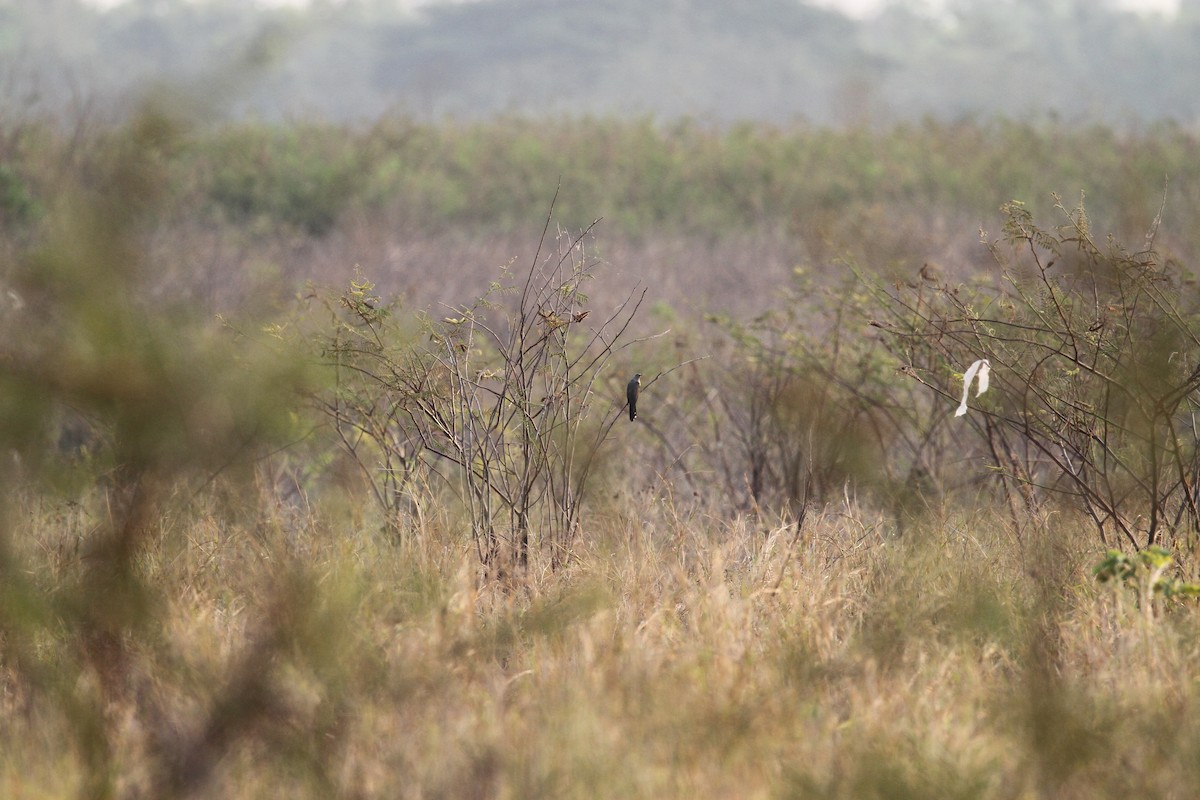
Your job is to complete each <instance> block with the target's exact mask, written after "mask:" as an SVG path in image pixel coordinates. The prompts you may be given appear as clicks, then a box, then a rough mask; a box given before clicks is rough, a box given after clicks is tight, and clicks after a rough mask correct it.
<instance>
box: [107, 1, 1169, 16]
mask: <svg viewBox="0 0 1200 800" xmlns="http://www.w3.org/2000/svg"><path fill="white" fill-rule="evenodd" d="M90 1H91V2H92V3H94V4H96V5H100V6H112V5H116V4H117V3H121V2H123V1H124V0H90ZM199 1H200V0H197V2H199ZM453 1H455V2H462V0H453ZM250 2H257V3H258V4H260V5H272V6H279V5H299V4H303V3H304V2H306V0H250ZM435 2H446V0H402V4H403V5H409V6H423V5H429V4H430V3H435ZM811 2H814V3H817V4H819V5H824V6H829V7H831V8H840V9H841V10H843V11H845V12H846V13H848V14H854V15H862V14H868V13H870V12H871V11H873V10H875V9H878V8H880V7H881V6H883V5H885V4H886V3H887V0H811ZM922 2H924V3H926V4H928V5H931V6H937V5H940V4H941V3H942V2H944V0H922ZM1115 2H1116V4H1117V5H1119V6H1122V7H1125V8H1129V9H1136V10H1139V11H1174V10H1176V9H1177V8H1178V7H1179V0H1115Z"/></svg>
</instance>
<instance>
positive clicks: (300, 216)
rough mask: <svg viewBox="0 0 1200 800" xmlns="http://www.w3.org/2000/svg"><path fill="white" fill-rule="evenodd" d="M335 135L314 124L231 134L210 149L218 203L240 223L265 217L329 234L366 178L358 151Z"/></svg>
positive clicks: (211, 194) (208, 156) (211, 193)
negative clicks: (340, 141) (345, 144)
mask: <svg viewBox="0 0 1200 800" xmlns="http://www.w3.org/2000/svg"><path fill="white" fill-rule="evenodd" d="M331 137H336V132H334V131H331V130H322V129H319V128H311V127H308V126H301V127H297V128H294V129H290V130H279V131H272V130H269V129H260V130H254V129H249V130H244V131H230V132H228V133H226V134H225V135H224V136H223V141H221V142H219V143H218V144H217V145H216V146H215V147H214V148H213V149H212V150H211V151H210V152H208V153H206V161H208V164H207V166H208V168H209V169H211V171H212V177H211V178H210V179H209V182H208V193H209V197H210V198H211V201H212V203H213V204H214V205H215V206H216V208H218V209H220V210H222V211H223V212H224V213H225V214H227V215H228V216H229V217H230V218H231V219H232V220H233V221H234V222H235V223H239V224H243V225H246V224H252V223H255V222H257V221H258V220H259V219H262V218H265V219H266V220H268V221H270V222H274V223H277V224H284V225H290V226H293V227H295V228H297V229H299V230H301V231H303V232H305V233H308V234H310V235H312V236H321V235H323V234H326V233H328V232H329V231H330V230H332V229H333V227H334V226H335V225H336V223H337V221H338V217H339V216H340V215H341V213H342V212H343V211H344V210H346V208H347V206H348V205H349V204H350V202H351V200H352V199H353V198H354V196H355V194H356V193H357V192H358V191H359V190H358V189H356V184H357V183H358V182H359V181H361V180H363V178H362V175H361V174H360V167H359V163H358V159H357V158H355V156H354V153H353V150H352V149H348V148H346V147H344V145H342V144H340V143H338V142H337V141H331Z"/></svg>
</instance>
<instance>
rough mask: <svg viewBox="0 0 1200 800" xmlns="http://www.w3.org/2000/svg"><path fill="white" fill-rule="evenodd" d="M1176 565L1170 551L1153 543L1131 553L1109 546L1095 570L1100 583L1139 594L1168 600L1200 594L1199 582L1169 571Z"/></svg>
mask: <svg viewBox="0 0 1200 800" xmlns="http://www.w3.org/2000/svg"><path fill="white" fill-rule="evenodd" d="M1174 567H1175V557H1174V556H1173V555H1171V551H1170V550H1167V549H1166V548H1165V547H1160V546H1158V545H1153V546H1151V547H1147V548H1146V549H1145V550H1141V551H1138V552H1137V553H1135V554H1134V555H1132V556H1130V555H1127V554H1126V553H1123V552H1122V551H1120V550H1115V549H1110V550H1109V551H1108V552H1107V553H1105V555H1104V559H1103V560H1102V561H1101V562H1100V563H1099V564H1097V565H1096V567H1095V568H1094V569H1093V570H1092V574H1093V575H1094V576H1095V578H1096V580H1098V581H1099V582H1100V583H1112V584H1119V585H1121V586H1127V587H1129V588H1130V589H1133V590H1134V591H1136V592H1137V593H1138V595H1139V596H1151V595H1154V596H1162V597H1164V598H1166V599H1168V600H1171V599H1176V598H1186V597H1200V584H1196V583H1190V582H1188V581H1185V580H1183V579H1182V578H1180V577H1178V576H1177V575H1172V574H1170V573H1171V571H1172V570H1173V569H1174Z"/></svg>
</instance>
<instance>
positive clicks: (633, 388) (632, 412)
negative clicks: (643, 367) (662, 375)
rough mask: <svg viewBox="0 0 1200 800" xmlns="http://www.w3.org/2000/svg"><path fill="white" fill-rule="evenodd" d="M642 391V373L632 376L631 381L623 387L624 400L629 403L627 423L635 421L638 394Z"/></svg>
mask: <svg viewBox="0 0 1200 800" xmlns="http://www.w3.org/2000/svg"><path fill="white" fill-rule="evenodd" d="M641 389H642V373H640V372H639V373H638V374H636V375H634V376H633V380H631V381H630V382H629V385H628V386H626V387H625V399H626V400H628V401H629V421H630V422H633V421H634V420H635V419H637V399H638V392H640V391H641Z"/></svg>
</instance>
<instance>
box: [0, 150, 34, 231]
mask: <svg viewBox="0 0 1200 800" xmlns="http://www.w3.org/2000/svg"><path fill="white" fill-rule="evenodd" d="M40 213H41V211H40V207H39V205H38V203H37V201H35V200H34V199H33V193H32V192H31V191H30V188H29V186H28V184H27V183H26V182H25V181H24V180H22V178H21V176H20V175H19V174H17V172H16V170H14V169H13V168H12V167H11V166H9V165H8V164H5V163H3V162H0V229H10V230H11V229H17V228H19V227H20V226H22V225H24V224H26V223H28V222H30V221H31V220H34V219H36V218H37V217H38V215H39V214H40Z"/></svg>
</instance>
